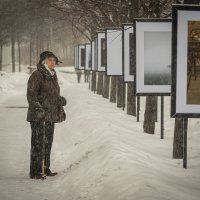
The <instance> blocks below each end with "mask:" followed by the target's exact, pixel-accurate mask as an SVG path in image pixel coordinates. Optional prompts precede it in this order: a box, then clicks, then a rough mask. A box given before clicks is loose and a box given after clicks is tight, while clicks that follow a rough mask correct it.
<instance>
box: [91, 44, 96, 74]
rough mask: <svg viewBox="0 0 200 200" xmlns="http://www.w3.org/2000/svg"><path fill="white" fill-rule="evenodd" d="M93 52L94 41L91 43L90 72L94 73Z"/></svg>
mask: <svg viewBox="0 0 200 200" xmlns="http://www.w3.org/2000/svg"><path fill="white" fill-rule="evenodd" d="M94 50H95V42H94V40H92V42H91V57H92V58H91V70H92V71H94V65H95V53H94Z"/></svg>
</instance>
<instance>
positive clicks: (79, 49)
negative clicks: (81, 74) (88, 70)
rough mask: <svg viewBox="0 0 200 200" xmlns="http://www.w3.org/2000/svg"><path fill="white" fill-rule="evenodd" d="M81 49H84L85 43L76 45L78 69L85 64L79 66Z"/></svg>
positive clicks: (83, 67)
mask: <svg viewBox="0 0 200 200" xmlns="http://www.w3.org/2000/svg"><path fill="white" fill-rule="evenodd" d="M81 49H85V44H79V46H78V69H85V66H81Z"/></svg>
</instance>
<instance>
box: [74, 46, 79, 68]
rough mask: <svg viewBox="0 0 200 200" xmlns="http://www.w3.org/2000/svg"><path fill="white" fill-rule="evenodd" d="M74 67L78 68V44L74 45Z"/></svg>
mask: <svg viewBox="0 0 200 200" xmlns="http://www.w3.org/2000/svg"><path fill="white" fill-rule="evenodd" d="M74 68H75V69H78V46H74Z"/></svg>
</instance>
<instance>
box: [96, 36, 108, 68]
mask: <svg viewBox="0 0 200 200" xmlns="http://www.w3.org/2000/svg"><path fill="white" fill-rule="evenodd" d="M97 65H98V71H99V72H105V65H106V39H105V32H97Z"/></svg>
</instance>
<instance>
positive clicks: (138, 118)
mask: <svg viewBox="0 0 200 200" xmlns="http://www.w3.org/2000/svg"><path fill="white" fill-rule="evenodd" d="M139 121H140V96H137V122H139Z"/></svg>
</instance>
